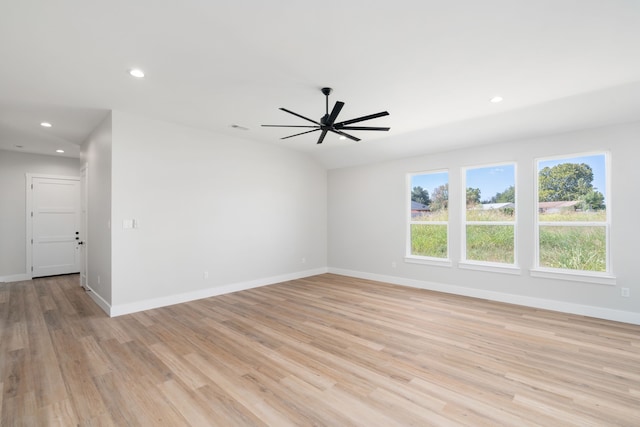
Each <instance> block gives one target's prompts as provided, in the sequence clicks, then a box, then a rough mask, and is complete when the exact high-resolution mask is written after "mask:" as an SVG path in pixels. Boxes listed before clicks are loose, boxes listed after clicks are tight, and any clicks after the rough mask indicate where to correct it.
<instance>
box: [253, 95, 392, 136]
mask: <svg viewBox="0 0 640 427" xmlns="http://www.w3.org/2000/svg"><path fill="white" fill-rule="evenodd" d="M321 91H322V93H323V94H324V96H325V115H324V116H322V118H321V119H320V121H319V122H317V121H315V120H312V119H310V118H308V117H305V116H302V115H300V114H298V113H294V112H293V111H290V110H287V109H286V108H280V109H281V110H282V111H284V112H286V113H289V114H292V115H294V116H296V117H300V118H301V119H303V120H306V121H308V122H311V123H313V124H314V126H309V125H306V126H305V125H262V126H263V127H285V128H286V127H290V128H308V129H311V130H307V131H304V132H300V133H296V134H294V135H289V136H285V137H283V138H280V139H288V138H293V137H294V136H300V135H305V134H307V133H311V132H317V131H321V133H320V137H319V138H318V142H317V144H322V141H324V138H325V136H327V133H328V132H332V133H335V134H338V135H340V136H342V137H344V138H349V139H351V140H353V141H360V138H356V137H355V136H353V135H350V134H348V133H346V132H344V131H345V130H347V131H354V130H373V131H388V130H389V129H391V128H388V127H372V126H350V125H352V124H354V123H359V122H363V121H365V120H371V119H376V118H378V117H383V116H388V115H389V113H388V112H386V111H382V112H380V113H375V114H369V115H368V116H362V117H358V118H355V119H350V120H345V121H342V122H338V123H336V119H337V118H338V114H340V111H341V110H342V107H344V102H341V101H336V104H335V105H334V106H333V109H332V110H331V113H329V95H330V94H331V92H332V91H333V90H332V89H331V88H330V87H323V88H322V89H321Z"/></svg>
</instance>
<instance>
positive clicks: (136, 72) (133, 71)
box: [129, 68, 144, 79]
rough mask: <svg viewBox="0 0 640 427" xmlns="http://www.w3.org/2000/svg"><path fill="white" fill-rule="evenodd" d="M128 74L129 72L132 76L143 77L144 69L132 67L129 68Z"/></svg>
mask: <svg viewBox="0 0 640 427" xmlns="http://www.w3.org/2000/svg"><path fill="white" fill-rule="evenodd" d="M129 74H131V75H132V76H133V77H137V78H139V79H141V78H143V77H144V71H142V70H141V69H139V68H133V69H131V70H129Z"/></svg>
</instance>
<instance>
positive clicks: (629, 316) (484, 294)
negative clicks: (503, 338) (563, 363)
mask: <svg viewBox="0 0 640 427" xmlns="http://www.w3.org/2000/svg"><path fill="white" fill-rule="evenodd" d="M328 271H329V273H334V274H340V275H342V276H349V277H356V278H359V279H367V280H375V281H378V282H386V283H392V284H394V285H401V286H409V287H412V288H420V289H427V290H430V291H438V292H445V293H448V294H455V295H463V296H467V297H474V298H482V299H487V300H491V301H498V302H505V303H509V304H516V305H523V306H526V307H533V308H541V309H545V310H552V311H559V312H561V313H569V314H578V315H581V316H588V317H595V318H598V319H606V320H613V321H616V322H624V323H631V324H634V325H640V313H637V312H632V311H622V310H614V309H610V308H604V307H595V306H590V305H582V304H573V303H569V302H564V301H556V300H549V299H543V298H535V297H529V296H524V295H513V294H506V293H503V292H494V291H488V290H483V289H473V288H466V287H464V286H455V285H447V284H444V283H436V282H427V281H422V280H414V279H406V278H403V277H396V276H387V275H383V274H374V273H365V272H362V271H353V270H344V269H340V268H329V269H328Z"/></svg>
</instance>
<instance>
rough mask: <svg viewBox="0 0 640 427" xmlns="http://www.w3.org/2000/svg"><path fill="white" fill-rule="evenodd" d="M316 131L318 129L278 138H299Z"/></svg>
mask: <svg viewBox="0 0 640 427" xmlns="http://www.w3.org/2000/svg"><path fill="white" fill-rule="evenodd" d="M317 130H320V128H315V129H311V130H308V131H306V132H300V133H296V134H295V135H289V136H285V137H284V138H280V139H288V138H293V137H294V136H300V135H304V134H305V133H311V132H315V131H317Z"/></svg>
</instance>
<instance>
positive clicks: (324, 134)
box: [316, 129, 328, 144]
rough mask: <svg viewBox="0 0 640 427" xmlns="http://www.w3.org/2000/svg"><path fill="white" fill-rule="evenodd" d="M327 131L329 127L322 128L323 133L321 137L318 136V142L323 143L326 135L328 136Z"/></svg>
mask: <svg viewBox="0 0 640 427" xmlns="http://www.w3.org/2000/svg"><path fill="white" fill-rule="evenodd" d="M327 131H328V129H323V130H322V134H321V135H320V138H318V142H316V144H322V141H324V137H325V136H327Z"/></svg>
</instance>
